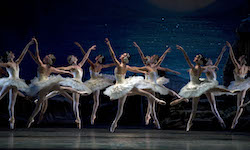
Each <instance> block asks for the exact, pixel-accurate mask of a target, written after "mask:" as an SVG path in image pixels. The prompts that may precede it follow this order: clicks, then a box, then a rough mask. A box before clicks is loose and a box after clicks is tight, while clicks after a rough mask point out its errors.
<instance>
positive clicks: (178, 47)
mask: <svg viewBox="0 0 250 150" xmlns="http://www.w3.org/2000/svg"><path fill="white" fill-rule="evenodd" d="M176 48H177V49H178V50H181V51H182V53H183V55H184V58H185V59H186V61H187V63H188V65H189V67H190V68H191V69H194V65H193V64H192V63H191V61H190V59H189V57H188V55H187V53H186V51H185V50H184V49H183V48H182V47H181V46H179V45H176Z"/></svg>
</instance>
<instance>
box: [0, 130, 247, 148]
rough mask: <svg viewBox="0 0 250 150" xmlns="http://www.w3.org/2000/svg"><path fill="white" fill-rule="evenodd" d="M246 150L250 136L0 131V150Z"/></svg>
mask: <svg viewBox="0 0 250 150" xmlns="http://www.w3.org/2000/svg"><path fill="white" fill-rule="evenodd" d="M9 148H10V149H129V150H130V149H164V150H174V149H181V150H183V149H184V150H191V149H192V150H207V149H209V150H219V149H221V150H249V149H250V133H249V132H248V133H242V132H228V131H220V132H215V131H214V132H208V131H191V132H188V133H187V132H185V131H180V130H152V129H119V128H118V129H117V130H116V132H115V133H109V131H108V129H93V128H91V129H81V130H78V129H73V128H42V129H41V128H31V129H16V130H15V131H4V130H3V129H2V130H1V131H0V149H9Z"/></svg>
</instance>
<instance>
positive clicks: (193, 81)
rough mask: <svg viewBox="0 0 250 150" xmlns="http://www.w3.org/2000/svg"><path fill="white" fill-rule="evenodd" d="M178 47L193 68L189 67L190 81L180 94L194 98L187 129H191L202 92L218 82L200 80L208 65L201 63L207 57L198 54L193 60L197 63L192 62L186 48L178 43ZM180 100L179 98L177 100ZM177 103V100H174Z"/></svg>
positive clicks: (205, 91)
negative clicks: (204, 65)
mask: <svg viewBox="0 0 250 150" xmlns="http://www.w3.org/2000/svg"><path fill="white" fill-rule="evenodd" d="M176 48H177V49H178V50H180V51H181V52H182V53H183V54H184V58H185V59H186V61H187V64H188V65H189V67H190V68H191V69H189V75H190V82H188V84H186V85H185V86H184V87H183V88H182V89H181V90H180V93H179V95H180V96H182V97H184V98H187V99H189V98H192V112H191V114H190V118H189V120H188V123H187V128H186V131H189V130H190V128H191V126H192V121H193V119H194V117H195V115H196V111H197V106H198V102H199V99H200V96H201V95H202V94H205V93H207V92H208V91H209V90H210V89H212V88H214V87H215V86H216V84H215V83H214V82H210V81H208V80H200V79H199V78H200V76H201V73H202V72H203V71H204V70H206V68H207V67H203V66H201V65H203V64H206V60H205V58H204V57H203V56H202V55H201V54H198V55H196V56H195V58H194V60H193V62H194V63H195V65H193V64H192V62H191V60H190V59H189V57H188V55H187V53H186V52H185V50H184V49H183V48H182V47H181V46H179V45H176ZM210 68H211V69H216V68H217V67H216V66H211V67H210ZM177 101H178V100H177ZM173 103H175V102H173Z"/></svg>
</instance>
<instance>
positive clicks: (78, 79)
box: [59, 68, 92, 94]
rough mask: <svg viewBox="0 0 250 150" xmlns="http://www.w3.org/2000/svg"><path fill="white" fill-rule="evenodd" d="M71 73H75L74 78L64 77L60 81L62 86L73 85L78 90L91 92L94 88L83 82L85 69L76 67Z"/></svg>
mask: <svg viewBox="0 0 250 150" xmlns="http://www.w3.org/2000/svg"><path fill="white" fill-rule="evenodd" d="M71 73H73V78H64V79H63V80H62V81H60V82H59V84H60V85H62V86H67V87H71V88H73V89H75V90H77V91H85V92H86V94H91V93H92V90H91V89H89V88H88V87H87V85H86V84H84V83H83V82H82V77H83V70H82V69H81V68H80V69H74V70H72V71H71Z"/></svg>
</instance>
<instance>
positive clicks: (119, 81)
mask: <svg viewBox="0 0 250 150" xmlns="http://www.w3.org/2000/svg"><path fill="white" fill-rule="evenodd" d="M105 42H106V44H107V45H108V49H109V52H110V55H111V57H112V60H113V62H114V63H115V65H116V68H115V71H114V73H115V77H116V83H115V85H112V86H110V87H108V88H107V89H106V90H105V91H104V94H105V95H107V96H109V97H110V99H111V100H115V99H118V110H117V114H116V117H115V120H114V121H113V123H112V125H111V127H110V132H114V131H115V128H116V127H117V122H118V120H119V119H120V117H121V115H122V113H123V106H124V103H125V101H126V98H127V96H131V95H142V96H145V97H147V98H148V100H149V101H150V102H151V103H150V105H151V107H152V104H153V102H154V101H156V102H157V103H159V104H161V105H165V104H166V103H165V102H164V101H162V100H159V99H158V98H156V97H155V96H153V95H152V94H150V93H149V92H147V91H145V90H142V89H138V88H137V86H138V85H139V84H140V83H141V82H143V80H144V79H143V77H140V76H133V77H129V78H125V76H126V72H127V71H131V72H136V73H144V74H145V73H146V72H145V71H140V70H138V69H136V68H134V67H130V66H129V65H127V64H128V62H129V57H130V56H129V54H128V53H124V54H122V55H121V56H120V60H121V62H119V61H118V59H117V58H116V56H115V53H114V50H113V49H112V47H111V44H110V41H109V40H108V38H106V39H105ZM153 112H155V111H153ZM153 118H154V120H155V121H156V124H157V127H158V128H160V124H159V122H157V119H156V114H153Z"/></svg>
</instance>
